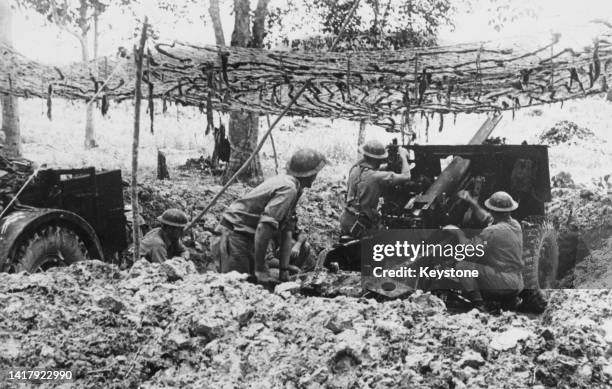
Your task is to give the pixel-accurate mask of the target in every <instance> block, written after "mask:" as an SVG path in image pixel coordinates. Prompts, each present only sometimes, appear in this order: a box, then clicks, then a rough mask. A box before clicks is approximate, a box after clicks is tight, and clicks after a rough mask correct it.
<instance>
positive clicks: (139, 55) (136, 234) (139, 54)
mask: <svg viewBox="0 0 612 389" xmlns="http://www.w3.org/2000/svg"><path fill="white" fill-rule="evenodd" d="M148 22H149V21H148V18H147V17H145V20H144V24H143V25H142V34H141V35H140V43H139V46H138V49H136V48H134V52H135V55H136V87H135V88H136V89H135V91H134V93H135V100H134V137H133V138H132V184H131V197H132V239H133V240H134V253H133V257H132V258H133V260H134V262H136V261H138V259H139V258H140V228H139V226H140V225H139V223H138V216H139V212H138V143H139V138H140V103H141V101H142V90H141V87H142V62H143V57H144V47H145V43H146V41H147V24H148Z"/></svg>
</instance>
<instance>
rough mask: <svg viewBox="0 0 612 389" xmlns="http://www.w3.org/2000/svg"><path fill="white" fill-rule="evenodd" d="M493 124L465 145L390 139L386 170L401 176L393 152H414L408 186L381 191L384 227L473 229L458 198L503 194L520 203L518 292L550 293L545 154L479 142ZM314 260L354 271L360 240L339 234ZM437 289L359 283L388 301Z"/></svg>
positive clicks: (554, 251)
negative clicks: (520, 285)
mask: <svg viewBox="0 0 612 389" xmlns="http://www.w3.org/2000/svg"><path fill="white" fill-rule="evenodd" d="M500 119H501V117H500V116H499V115H498V116H491V117H489V118H488V119H487V121H486V122H485V123H484V124H483V126H482V127H481V128H480V129H479V131H478V132H477V133H476V135H475V136H474V137H473V138H472V140H471V141H470V142H469V144H467V145H398V144H397V142H396V141H394V142H393V143H392V144H391V145H389V147H388V151H389V160H388V168H389V169H390V170H394V171H396V172H399V171H400V167H401V164H399V159H398V158H397V151H398V148H399V147H405V148H407V149H408V150H409V151H410V154H411V155H414V158H413V160H412V161H411V163H414V164H415V166H414V168H413V169H412V171H411V172H412V177H413V179H414V182H413V183H411V184H408V185H404V186H396V187H394V188H392V189H391V190H388V191H387V192H386V193H384V196H383V204H382V206H381V214H382V221H383V225H384V226H385V227H386V228H388V229H440V228H441V227H443V226H445V225H448V224H453V225H456V226H459V227H461V228H477V226H475V225H472V224H471V223H472V220H473V219H472V218H470V217H468V216H469V205H468V204H467V203H466V202H465V201H463V200H461V199H460V198H458V197H457V193H458V192H459V191H460V190H467V191H469V192H470V194H471V195H472V197H474V198H476V199H478V201H479V203H481V204H482V203H483V201H484V200H485V199H486V198H487V197H489V196H490V195H491V194H492V193H494V192H496V191H499V190H503V191H506V192H508V193H510V194H511V195H512V196H513V197H514V199H516V200H517V201H518V202H519V208H518V209H517V210H516V211H515V212H513V217H514V218H516V219H517V220H519V221H520V222H521V225H522V227H523V239H524V244H523V247H524V252H523V258H524V261H525V267H524V274H523V276H524V281H525V288H526V289H527V290H539V289H540V288H550V287H552V286H553V283H554V281H555V280H556V276H557V268H558V248H557V233H556V231H555V230H554V228H553V227H552V225H551V224H550V223H548V222H547V221H546V216H545V203H546V202H548V201H550V199H551V189H550V177H549V167H548V149H547V147H546V146H542V145H527V144H521V145H505V144H483V143H485V140H486V139H487V137H488V136H489V135H490V133H491V132H492V130H493V129H494V128H495V126H496V125H497V123H498V122H499V120H500ZM428 260H430V258H428ZM318 263H319V265H320V266H325V267H328V268H335V267H336V266H337V267H339V268H340V269H342V270H348V271H359V270H361V247H360V241H359V240H356V239H351V238H350V237H341V240H340V243H339V244H337V245H336V246H335V247H334V248H332V249H329V250H325V251H323V252H322V253H321V254H320V256H319V261H318ZM334 263H335V264H334ZM402 265H408V264H402ZM411 265H412V266H418V265H419V264H417V263H413V264H411ZM428 265H434V266H435V265H437V266H445V265H446V266H447V265H449V264H442V263H437V264H436V263H432V262H429V263H428ZM439 287H440V286H439V285H433V284H431V283H428V282H427V281H425V280H419V279H418V278H416V279H415V283H414V284H412V285H406V284H400V283H398V282H395V283H394V282H393V281H391V282H388V280H384V282H383V280H381V281H380V282H379V283H376V282H374V283H371V284H370V286H368V283H367V282H366V289H368V290H370V291H372V292H375V293H378V294H381V295H385V296H388V297H397V296H399V295H401V294H403V293H406V292H409V291H411V290H414V289H424V290H434V289H437V288H439Z"/></svg>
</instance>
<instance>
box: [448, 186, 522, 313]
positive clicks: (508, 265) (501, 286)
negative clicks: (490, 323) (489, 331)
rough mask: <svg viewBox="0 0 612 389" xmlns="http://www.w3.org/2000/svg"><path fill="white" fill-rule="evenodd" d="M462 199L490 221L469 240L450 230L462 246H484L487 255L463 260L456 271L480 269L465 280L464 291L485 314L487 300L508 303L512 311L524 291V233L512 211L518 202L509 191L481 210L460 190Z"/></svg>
mask: <svg viewBox="0 0 612 389" xmlns="http://www.w3.org/2000/svg"><path fill="white" fill-rule="evenodd" d="M459 197H461V198H462V199H464V200H465V201H467V202H469V203H470V207H471V208H472V209H473V211H474V214H475V215H476V216H477V218H478V219H480V220H483V221H484V220H487V221H488V222H490V224H489V226H488V227H486V228H485V229H484V230H482V232H481V233H480V234H479V235H477V236H475V237H474V238H472V239H468V238H467V237H466V236H465V234H464V232H463V231H461V230H459V229H453V230H449V231H450V232H451V233H454V234H455V235H456V236H457V238H458V239H459V243H462V244H467V243H471V244H473V245H478V244H482V245H484V255H483V256H482V257H480V258H478V260H477V261H467V260H464V261H461V262H458V263H457V266H456V267H457V269H462V270H477V271H478V277H477V278H469V277H462V278H461V279H460V281H461V285H462V287H463V290H464V292H465V294H466V297H468V298H469V299H470V300H471V301H472V303H473V305H474V308H477V309H478V310H481V311H486V310H487V308H486V305H485V300H494V301H505V302H506V304H504V305H506V306H508V307H509V308H516V306H518V305H519V303H520V299H519V298H518V295H519V293H520V292H521V291H522V290H523V287H524V284H523V265H524V264H523V233H522V230H521V225H520V224H519V222H518V221H516V220H515V219H513V218H512V216H510V212H512V211H514V210H515V209H517V208H518V203H517V202H516V201H514V199H513V198H512V197H511V196H510V195H509V194H508V193H506V192H496V193H494V194H493V195H491V197H489V199H487V200H486V201H485V203H484V204H485V207H486V208H487V209H488V210H489V212H487V211H486V210H484V209H482V208H481V207H480V205H479V204H478V202H477V201H476V200H474V199H473V198H472V197H471V196H470V195H469V193H467V192H465V191H461V192H460V193H459Z"/></svg>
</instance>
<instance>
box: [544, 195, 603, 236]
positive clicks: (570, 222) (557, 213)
mask: <svg viewBox="0 0 612 389" xmlns="http://www.w3.org/2000/svg"><path fill="white" fill-rule="evenodd" d="M546 213H547V215H549V217H550V218H551V219H552V220H554V221H555V223H556V224H557V225H558V226H559V227H560V229H561V230H564V229H567V228H569V227H570V226H573V227H575V228H576V229H578V230H580V231H590V230H593V229H598V228H601V227H602V226H603V227H605V226H612V198H610V196H608V194H607V192H606V191H604V190H598V189H597V188H593V189H586V188H576V187H565V188H553V189H552V201H551V202H550V203H548V204H547V210H546Z"/></svg>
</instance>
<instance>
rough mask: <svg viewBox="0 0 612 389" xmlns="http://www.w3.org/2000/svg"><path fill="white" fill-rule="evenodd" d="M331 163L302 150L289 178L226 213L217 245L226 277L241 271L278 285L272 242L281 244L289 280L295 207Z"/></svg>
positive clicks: (273, 181)
mask: <svg viewBox="0 0 612 389" xmlns="http://www.w3.org/2000/svg"><path fill="white" fill-rule="evenodd" d="M325 163H326V160H325V157H323V155H321V154H320V153H319V152H317V151H315V150H312V149H303V150H299V151H297V152H296V153H295V154H293V156H292V157H291V159H290V160H289V162H288V163H287V174H279V175H277V176H274V177H271V178H269V179H267V180H265V181H264V182H263V183H261V184H260V185H259V186H257V187H256V188H254V189H253V190H251V191H250V192H249V193H247V194H246V195H244V196H243V197H242V198H240V199H238V200H236V201H234V203H232V204H231V205H230V206H229V207H228V208H227V209H226V210H225V212H224V213H223V215H222V217H221V221H220V222H219V225H218V226H217V228H216V230H215V233H216V234H217V237H216V239H215V240H214V241H213V242H212V245H211V249H212V252H213V256H215V257H217V258H218V259H219V264H220V271H221V272H222V273H226V272H230V271H237V272H240V273H248V274H251V275H252V276H255V277H256V279H257V281H259V282H270V281H275V279H274V277H272V276H271V274H270V272H269V269H268V266H267V265H266V253H267V250H268V245H269V243H270V241H271V240H272V239H274V238H277V239H278V240H279V242H280V249H279V279H280V280H281V281H286V280H288V277H289V274H288V269H289V259H290V255H291V249H292V233H293V231H294V230H295V226H294V225H293V224H294V222H292V220H294V219H293V215H294V213H295V206H296V204H297V202H298V200H299V198H300V196H301V194H302V190H303V189H304V188H310V187H311V186H312V183H313V182H314V180H315V178H316V177H317V174H318V173H319V171H320V170H321V169H322V168H323V166H325Z"/></svg>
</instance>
